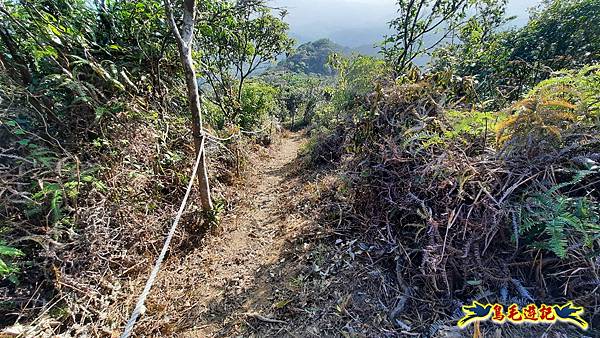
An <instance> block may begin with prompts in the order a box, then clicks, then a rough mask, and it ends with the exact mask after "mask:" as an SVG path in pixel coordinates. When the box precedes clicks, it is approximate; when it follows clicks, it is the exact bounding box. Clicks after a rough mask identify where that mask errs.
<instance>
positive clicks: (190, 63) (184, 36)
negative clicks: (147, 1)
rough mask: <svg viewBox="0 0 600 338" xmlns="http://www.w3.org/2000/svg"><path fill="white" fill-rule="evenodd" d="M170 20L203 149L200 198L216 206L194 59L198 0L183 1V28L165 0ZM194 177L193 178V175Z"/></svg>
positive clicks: (196, 137) (206, 207)
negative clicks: (212, 190)
mask: <svg viewBox="0 0 600 338" xmlns="http://www.w3.org/2000/svg"><path fill="white" fill-rule="evenodd" d="M164 2H165V11H166V15H167V21H168V22H169V26H171V30H172V31H173V34H174V35H175V40H176V41H177V47H178V49H179V55H180V56H181V63H182V65H183V72H184V73H185V83H186V86H187V92H188V106H189V108H190V112H191V113H192V133H193V135H194V145H195V146H196V152H197V153H199V152H201V155H200V156H202V158H201V161H202V163H201V165H200V168H199V169H198V182H199V183H200V199H201V201H202V209H204V210H205V211H209V210H212V208H213V206H212V200H211V198H210V186H209V184H208V170H207V168H206V152H205V150H204V149H202V138H203V137H205V136H204V131H203V130H202V112H201V105H200V101H201V99H200V93H199V92H198V82H197V80H196V71H195V69H194V60H193V59H192V46H193V41H194V25H195V24H196V0H184V1H183V26H182V27H181V30H180V29H179V28H178V27H177V23H176V22H175V18H174V17H173V8H172V6H171V3H170V1H169V0H164ZM192 179H193V178H192Z"/></svg>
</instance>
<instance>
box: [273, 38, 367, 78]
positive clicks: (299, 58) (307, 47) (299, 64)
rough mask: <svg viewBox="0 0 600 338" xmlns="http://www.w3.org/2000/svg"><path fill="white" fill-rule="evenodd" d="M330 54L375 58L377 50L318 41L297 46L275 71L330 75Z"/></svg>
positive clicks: (331, 72) (329, 41) (326, 40)
mask: <svg viewBox="0 0 600 338" xmlns="http://www.w3.org/2000/svg"><path fill="white" fill-rule="evenodd" d="M332 53H337V54H342V55H345V56H350V55H352V54H362V55H372V56H376V55H377V49H376V48H375V47H373V46H369V45H365V46H361V47H359V48H349V47H345V46H342V45H340V44H337V43H335V42H333V41H331V40H330V39H319V40H316V41H312V42H307V43H303V44H301V45H300V46H298V48H297V49H296V50H295V51H294V52H293V53H292V54H290V55H289V56H288V57H287V58H285V59H284V60H281V61H280V62H279V63H278V64H277V67H276V69H280V70H287V71H291V72H294V73H305V74H318V75H332V74H333V70H332V69H331V67H329V66H328V65H327V60H328V58H329V55H331V54H332Z"/></svg>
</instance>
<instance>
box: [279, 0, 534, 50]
mask: <svg viewBox="0 0 600 338" xmlns="http://www.w3.org/2000/svg"><path fill="white" fill-rule="evenodd" d="M395 2H396V1H395V0H273V1H272V3H273V4H274V5H275V6H280V7H285V8H287V9H288V11H289V14H288V16H287V18H286V21H287V22H288V23H289V24H290V26H291V35H292V36H293V37H295V38H296V39H298V40H300V41H301V42H305V41H311V40H316V39H319V38H323V37H327V38H330V39H332V40H334V41H335V42H337V43H340V44H342V45H345V46H348V47H357V46H360V45H366V44H372V43H375V42H377V41H379V40H381V38H382V36H383V35H385V33H386V32H387V31H388V25H387V23H388V22H389V21H390V20H391V19H392V18H394V15H395V14H396V13H395V11H396V6H395ZM539 2H540V0H510V1H509V6H508V11H507V12H508V14H509V15H516V16H518V19H517V20H516V21H515V24H519V25H521V24H523V23H524V22H526V20H527V18H528V12H527V8H529V7H531V6H534V5H536V4H537V3H539Z"/></svg>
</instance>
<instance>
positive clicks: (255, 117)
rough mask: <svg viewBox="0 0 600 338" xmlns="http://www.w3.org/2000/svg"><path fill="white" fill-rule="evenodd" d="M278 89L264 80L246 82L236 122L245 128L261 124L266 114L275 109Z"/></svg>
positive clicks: (250, 128) (252, 127)
mask: <svg viewBox="0 0 600 338" xmlns="http://www.w3.org/2000/svg"><path fill="white" fill-rule="evenodd" d="M277 95H278V90H277V89H276V88H275V87H273V86H270V85H268V84H266V83H264V82H260V81H251V82H248V83H247V84H246V85H245V86H244V88H243V90H242V100H241V106H242V109H241V113H240V114H239V115H238V116H237V120H236V123H237V124H238V125H239V126H240V127H242V128H243V129H246V130H252V129H255V128H258V127H260V126H261V125H262V123H263V122H264V121H265V119H266V118H267V116H268V115H270V114H273V113H274V112H275V111H276V110H277V107H278V105H277Z"/></svg>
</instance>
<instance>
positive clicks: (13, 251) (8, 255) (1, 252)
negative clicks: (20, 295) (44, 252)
mask: <svg viewBox="0 0 600 338" xmlns="http://www.w3.org/2000/svg"><path fill="white" fill-rule="evenodd" d="M24 255H25V254H24V253H23V251H21V250H19V249H17V248H13V247H11V246H8V245H6V243H5V242H3V241H0V279H4V278H7V279H8V280H9V281H11V282H12V283H15V284H16V283H18V282H19V280H18V279H17V275H16V274H17V273H18V272H19V268H18V267H16V266H15V265H14V264H13V263H12V262H11V261H10V260H12V259H14V258H18V257H23V256H24ZM7 259H9V260H7Z"/></svg>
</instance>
